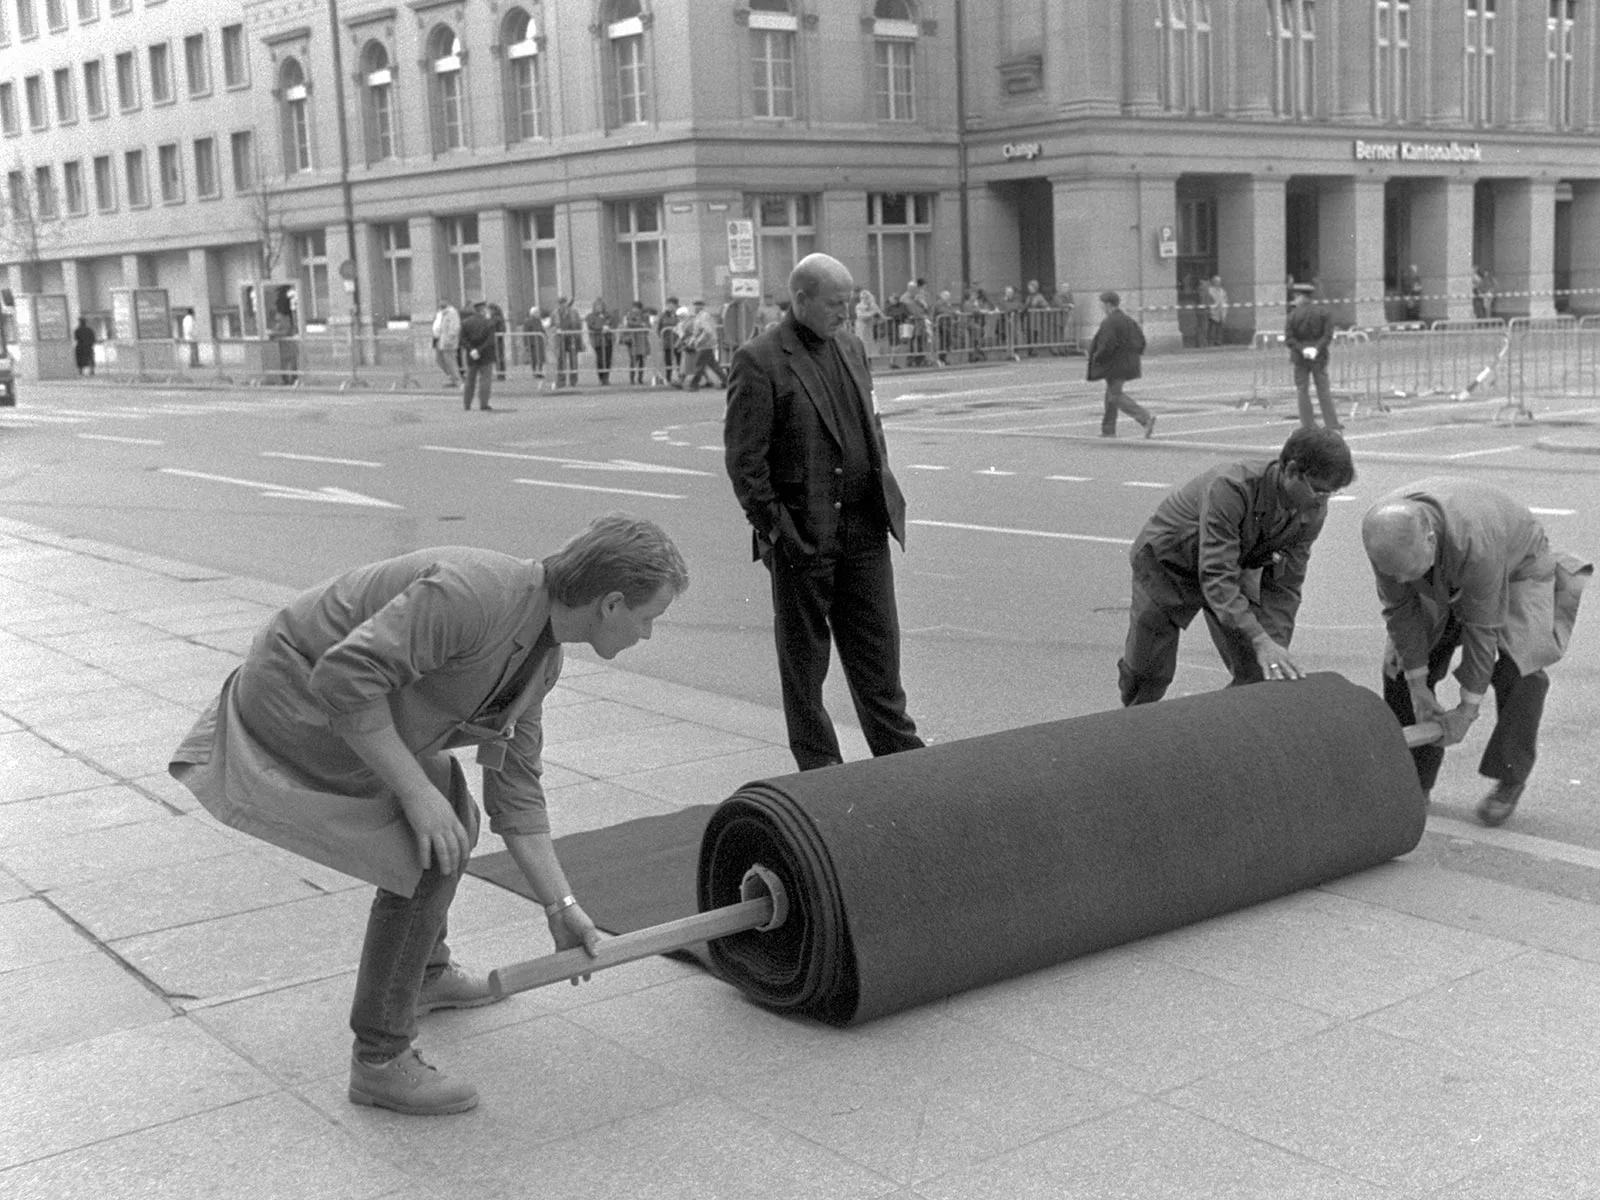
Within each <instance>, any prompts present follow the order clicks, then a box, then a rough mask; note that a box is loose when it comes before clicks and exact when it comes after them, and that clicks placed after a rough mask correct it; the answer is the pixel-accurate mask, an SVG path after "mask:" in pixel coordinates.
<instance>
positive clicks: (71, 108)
mask: <svg viewBox="0 0 1600 1200" xmlns="http://www.w3.org/2000/svg"><path fill="white" fill-rule="evenodd" d="M53 78H54V79H55V85H56V123H57V124H60V125H70V124H72V123H73V122H74V121H76V120H77V119H78V93H77V92H76V91H74V90H73V87H72V68H71V67H58V68H56V73H55V75H54V76H53Z"/></svg>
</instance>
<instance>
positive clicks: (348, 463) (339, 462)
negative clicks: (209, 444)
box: [261, 450, 383, 467]
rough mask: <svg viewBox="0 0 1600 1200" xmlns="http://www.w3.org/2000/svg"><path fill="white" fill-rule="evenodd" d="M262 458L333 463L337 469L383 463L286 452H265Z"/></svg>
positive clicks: (372, 465) (376, 465) (262, 453)
mask: <svg viewBox="0 0 1600 1200" xmlns="http://www.w3.org/2000/svg"><path fill="white" fill-rule="evenodd" d="M261 457H262V458H287V459H290V460H292V461H294V462H314V463H332V464H333V465H334V466H336V467H381V466H383V464H382V463H375V462H368V461H367V460H366V459H364V458H322V457H320V456H318V455H315V454H290V453H289V452H288V451H285V450H263V451H262V452H261Z"/></svg>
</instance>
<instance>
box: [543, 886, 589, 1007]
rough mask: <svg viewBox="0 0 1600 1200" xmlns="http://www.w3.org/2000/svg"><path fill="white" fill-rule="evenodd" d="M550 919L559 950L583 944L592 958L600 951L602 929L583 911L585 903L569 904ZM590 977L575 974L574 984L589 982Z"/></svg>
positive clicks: (574, 947)
mask: <svg viewBox="0 0 1600 1200" xmlns="http://www.w3.org/2000/svg"><path fill="white" fill-rule="evenodd" d="M549 920H550V936H551V937H552V938H554V939H555V943H556V949H557V950H572V949H576V948H577V947H578V946H582V947H583V948H584V950H585V951H587V952H588V955H589V957H590V958H594V957H596V956H597V955H598V954H599V953H600V931H599V930H598V929H596V928H595V925H594V922H593V921H591V920H590V919H589V914H588V913H586V912H584V911H583V905H581V904H569V905H567V907H565V908H563V909H560V910H558V911H557V912H555V913H553V914H551V916H550V918H549ZM589 979H590V976H588V975H574V976H573V977H572V986H573V987H577V986H578V984H580V983H587V982H588V981H589Z"/></svg>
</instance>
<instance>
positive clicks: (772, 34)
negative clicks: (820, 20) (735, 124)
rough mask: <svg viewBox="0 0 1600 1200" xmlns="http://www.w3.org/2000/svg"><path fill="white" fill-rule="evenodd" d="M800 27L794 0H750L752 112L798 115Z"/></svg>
mask: <svg viewBox="0 0 1600 1200" xmlns="http://www.w3.org/2000/svg"><path fill="white" fill-rule="evenodd" d="M798 29H799V23H798V21H797V20H796V19H795V15H794V6H793V4H792V3H791V0H750V60H751V64H752V65H753V67H754V70H755V91H754V95H753V98H752V104H751V111H752V112H754V113H755V115H756V116H758V117H772V118H785V117H792V116H794V115H795V104H794V94H795V86H794V80H795V67H794V48H795V34H796V32H797V31H798Z"/></svg>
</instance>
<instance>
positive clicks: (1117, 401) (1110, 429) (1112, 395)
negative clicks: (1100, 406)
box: [1100, 379, 1150, 437]
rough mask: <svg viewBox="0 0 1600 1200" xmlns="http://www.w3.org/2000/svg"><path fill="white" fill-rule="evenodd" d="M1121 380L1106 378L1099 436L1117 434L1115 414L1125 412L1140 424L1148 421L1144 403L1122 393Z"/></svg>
mask: <svg viewBox="0 0 1600 1200" xmlns="http://www.w3.org/2000/svg"><path fill="white" fill-rule="evenodd" d="M1122 383H1123V381H1122V380H1120V379H1108V380H1106V400H1105V412H1104V413H1103V414H1102V415H1101V417H1100V436H1101V437H1116V436H1117V414H1118V413H1119V412H1125V413H1127V414H1128V415H1129V416H1130V417H1132V418H1133V419H1134V420H1135V421H1137V422H1139V424H1140V425H1148V424H1149V423H1150V413H1149V411H1148V410H1147V409H1146V408H1145V406H1144V405H1142V404H1140V403H1139V402H1138V401H1137V400H1133V399H1130V398H1129V397H1128V396H1126V395H1124V394H1123V391H1122Z"/></svg>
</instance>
